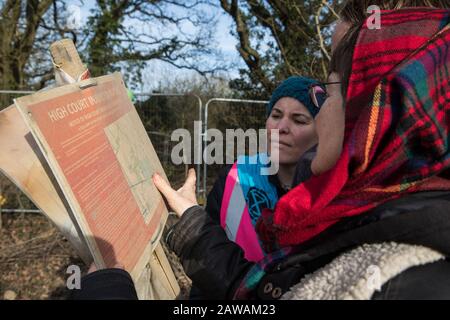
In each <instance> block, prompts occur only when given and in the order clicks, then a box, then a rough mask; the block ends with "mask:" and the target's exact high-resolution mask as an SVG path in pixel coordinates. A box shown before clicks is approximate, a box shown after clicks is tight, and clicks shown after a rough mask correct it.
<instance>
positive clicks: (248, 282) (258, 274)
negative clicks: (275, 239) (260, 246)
mask: <svg viewBox="0 0 450 320" xmlns="http://www.w3.org/2000/svg"><path fill="white" fill-rule="evenodd" d="M293 250H294V249H293V247H286V248H284V249H280V250H278V251H275V252H273V253H271V254H268V255H266V256H265V257H264V259H262V260H261V261H260V262H258V263H256V264H255V265H254V266H253V267H252V268H251V269H250V271H249V272H248V273H247V274H246V275H245V277H244V279H243V280H242V282H241V284H240V286H239V288H238V289H237V290H236V291H235V293H234V297H233V299H235V300H251V299H254V298H255V295H254V293H255V290H256V288H257V286H258V283H259V282H260V281H261V279H262V278H263V277H264V275H265V274H266V271H267V270H269V269H270V267H271V266H273V265H275V264H276V263H278V262H280V261H282V260H284V259H285V258H286V257H287V256H289V255H290V254H292V252H293Z"/></svg>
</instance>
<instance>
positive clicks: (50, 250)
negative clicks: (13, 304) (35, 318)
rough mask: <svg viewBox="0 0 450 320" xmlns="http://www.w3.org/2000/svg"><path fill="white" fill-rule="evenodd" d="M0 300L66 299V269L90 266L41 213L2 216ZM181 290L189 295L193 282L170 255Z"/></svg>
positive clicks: (182, 296) (181, 296) (0, 231)
mask: <svg viewBox="0 0 450 320" xmlns="http://www.w3.org/2000/svg"><path fill="white" fill-rule="evenodd" d="M0 218H1V219H2V221H1V222H2V223H1V224H0V225H1V226H2V227H1V228H0V299H65V298H67V297H68V295H69V294H70V292H69V291H68V290H67V289H66V286H65V284H66V279H67V276H68V275H67V274H66V270H67V267H68V266H69V265H72V264H76V265H79V266H80V268H81V269H82V272H85V271H86V269H87V267H86V266H85V264H84V263H83V261H82V260H81V259H80V258H79V257H78V255H77V253H76V252H75V250H74V249H73V248H72V246H71V245H70V244H69V243H68V241H67V240H66V239H65V238H64V237H63V236H62V235H61V234H60V233H59V231H58V230H57V229H56V228H55V227H54V226H53V225H52V224H51V223H50V222H49V221H48V219H47V218H45V217H44V216H42V215H40V214H17V213H15V214H5V213H3V214H1V216H0ZM167 256H168V258H169V261H170V262H171V264H172V266H173V269H174V272H175V275H176V276H177V278H178V280H179V283H180V287H181V289H182V291H181V294H180V298H186V297H187V295H188V293H189V287H190V281H189V279H188V278H187V277H186V276H185V274H184V272H183V270H182V268H181V266H180V264H179V262H178V259H177V257H176V256H175V255H174V254H173V253H169V252H167Z"/></svg>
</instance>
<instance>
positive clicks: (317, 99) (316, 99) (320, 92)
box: [309, 82, 342, 108]
mask: <svg viewBox="0 0 450 320" xmlns="http://www.w3.org/2000/svg"><path fill="white" fill-rule="evenodd" d="M339 83H342V82H324V83H315V84H312V85H311V86H310V87H309V96H310V97H311V101H312V102H313V104H314V105H315V106H316V107H317V108H320V107H321V106H322V105H323V103H324V102H325V100H326V99H327V98H328V94H327V90H326V89H325V86H326V85H329V84H339Z"/></svg>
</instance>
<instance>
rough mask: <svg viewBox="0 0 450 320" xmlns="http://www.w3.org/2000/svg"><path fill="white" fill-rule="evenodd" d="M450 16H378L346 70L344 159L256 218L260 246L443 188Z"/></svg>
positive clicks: (294, 240) (449, 119) (447, 164)
mask: <svg viewBox="0 0 450 320" xmlns="http://www.w3.org/2000/svg"><path fill="white" fill-rule="evenodd" d="M449 22H450V10H447V9H445V10H441V9H424V8H420V9H402V10H395V11H384V12H383V13H382V18H381V30H369V29H368V28H367V26H366V25H365V26H363V27H362V29H361V31H360V34H359V36H358V41H357V45H356V47H355V50H354V55H353V62H352V74H351V76H350V81H349V88H348V92H347V104H346V126H345V138H344V147H343V152H342V155H341V157H340V159H339V160H338V163H337V164H336V166H335V167H334V168H333V169H332V170H330V171H328V172H327V173H325V174H323V175H321V176H318V177H313V178H311V179H310V180H308V181H306V182H305V183H302V184H300V185H299V186H297V187H296V188H294V189H293V190H291V191H290V192H289V193H288V194H286V195H285V196H284V197H282V198H281V199H280V201H279V202H278V204H277V206H276V208H275V211H274V212H273V213H271V214H270V215H267V214H266V215H263V216H262V217H261V219H260V221H259V223H258V224H257V230H258V234H259V236H260V237H261V239H262V240H263V242H264V243H266V247H267V248H276V247H285V246H289V245H297V244H301V243H303V242H305V241H307V240H309V239H311V238H313V237H314V236H316V235H318V234H319V233H321V232H322V231H324V230H325V229H327V228H328V227H330V226H331V225H333V224H335V223H336V222H338V221H339V220H340V219H342V218H344V217H349V216H354V215H358V214H361V213H363V212H365V211H367V210H369V209H371V208H373V207H375V206H377V205H379V204H381V203H383V202H385V201H388V200H391V199H395V198H397V197H399V196H401V195H402V194H405V193H412V192H417V191H424V190H450V180H447V179H444V178H443V176H444V175H447V176H448V173H449V170H448V169H449V168H450V152H449V149H448V144H449V142H450V141H449V138H450V137H449V135H450V131H449V125H450V84H449V79H450V73H449V72H450V28H449Z"/></svg>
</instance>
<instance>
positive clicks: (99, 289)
mask: <svg viewBox="0 0 450 320" xmlns="http://www.w3.org/2000/svg"><path fill="white" fill-rule="evenodd" d="M80 286H81V288H80V289H78V290H77V289H75V290H73V291H72V294H71V296H70V297H69V298H70V299H71V300H137V299H138V297H137V293H136V289H135V287H134V283H133V280H132V279H131V276H130V274H129V273H128V272H126V271H125V270H122V269H103V270H98V271H95V272H93V273H90V274H88V275H86V276H84V277H83V278H81V283H80Z"/></svg>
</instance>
